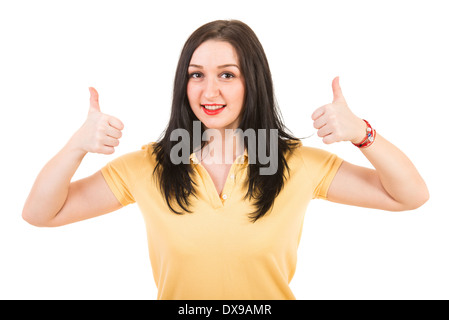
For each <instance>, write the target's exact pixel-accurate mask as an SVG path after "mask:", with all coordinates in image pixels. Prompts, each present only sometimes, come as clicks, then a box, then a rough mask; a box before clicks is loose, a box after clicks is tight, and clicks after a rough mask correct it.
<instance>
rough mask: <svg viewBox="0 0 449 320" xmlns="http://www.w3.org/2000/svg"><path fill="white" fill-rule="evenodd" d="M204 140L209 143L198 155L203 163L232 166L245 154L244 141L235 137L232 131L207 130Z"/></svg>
mask: <svg viewBox="0 0 449 320" xmlns="http://www.w3.org/2000/svg"><path fill="white" fill-rule="evenodd" d="M203 140H204V141H208V142H207V144H206V146H205V147H204V148H203V149H202V150H201V151H200V152H199V153H197V156H198V158H199V159H201V161H207V162H209V163H215V164H232V163H234V161H235V159H236V158H237V157H238V156H240V155H242V154H243V153H244V144H243V140H242V139H240V138H239V137H238V136H237V135H234V130H232V129H226V130H225V129H213V130H210V129H209V130H206V131H205V132H204V134H203Z"/></svg>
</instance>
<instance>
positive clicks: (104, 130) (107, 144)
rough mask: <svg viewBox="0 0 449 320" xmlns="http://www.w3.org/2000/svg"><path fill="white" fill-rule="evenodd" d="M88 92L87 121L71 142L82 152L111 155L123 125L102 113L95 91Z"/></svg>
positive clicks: (117, 142) (117, 143)
mask: <svg viewBox="0 0 449 320" xmlns="http://www.w3.org/2000/svg"><path fill="white" fill-rule="evenodd" d="M89 91H90V105H89V113H88V115H87V119H86V121H85V122H84V124H83V125H82V127H81V128H80V129H79V130H78V131H77V132H76V133H75V135H74V137H73V139H72V140H73V141H74V143H75V144H76V146H77V147H78V148H80V149H81V150H83V151H84V152H93V153H102V154H112V153H114V151H115V147H117V146H118V145H119V139H120V138H121V137H122V130H123V128H124V125H123V123H122V122H121V121H120V120H119V119H117V118H115V117H113V116H109V115H107V114H104V113H102V112H101V111H100V104H99V102H98V92H97V90H95V89H94V88H89Z"/></svg>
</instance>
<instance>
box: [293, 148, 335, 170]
mask: <svg viewBox="0 0 449 320" xmlns="http://www.w3.org/2000/svg"><path fill="white" fill-rule="evenodd" d="M285 158H286V160H287V163H288V165H289V167H291V168H292V169H294V168H303V167H305V168H306V169H309V170H322V169H323V167H326V166H328V165H332V164H334V163H335V164H338V163H339V162H341V159H340V158H339V157H338V156H337V155H336V154H333V153H331V152H329V151H327V150H324V149H320V148H315V147H309V146H304V145H303V144H302V142H301V143H299V144H298V145H297V146H295V147H293V148H292V149H291V151H290V153H289V154H288V155H286V157H285Z"/></svg>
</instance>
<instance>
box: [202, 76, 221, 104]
mask: <svg viewBox="0 0 449 320" xmlns="http://www.w3.org/2000/svg"><path fill="white" fill-rule="evenodd" d="M219 95H220V88H219V86H218V83H217V80H216V79H210V78H209V79H208V80H207V82H206V87H205V89H204V97H205V98H206V99H207V100H211V101H212V100H213V99H214V98H217V97H218V96H219Z"/></svg>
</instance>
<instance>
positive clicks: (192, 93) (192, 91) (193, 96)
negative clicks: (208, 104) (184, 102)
mask: <svg viewBox="0 0 449 320" xmlns="http://www.w3.org/2000/svg"><path fill="white" fill-rule="evenodd" d="M187 98H188V99H189V102H190V103H193V102H195V101H196V100H198V88H197V87H196V86H195V85H193V84H191V83H190V82H189V83H188V84H187Z"/></svg>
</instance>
